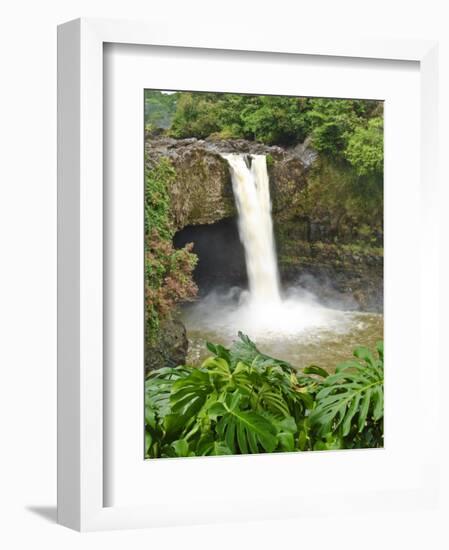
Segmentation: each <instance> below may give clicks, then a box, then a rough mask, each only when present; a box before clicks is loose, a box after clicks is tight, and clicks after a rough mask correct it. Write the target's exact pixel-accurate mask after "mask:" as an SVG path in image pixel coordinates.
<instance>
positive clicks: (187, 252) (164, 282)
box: [144, 158, 197, 345]
mask: <svg viewBox="0 0 449 550" xmlns="http://www.w3.org/2000/svg"><path fill="white" fill-rule="evenodd" d="M175 178H176V172H175V170H174V168H173V166H172V165H171V163H170V161H169V160H168V159H167V158H162V159H161V160H160V161H159V163H158V164H156V165H155V166H153V167H151V168H146V170H145V201H144V205H145V217H144V220H145V317H146V331H145V339H146V343H147V344H148V345H151V343H152V342H154V341H155V339H156V338H157V335H158V330H159V326H160V321H161V319H164V318H167V317H168V316H170V315H171V314H172V313H173V311H174V310H175V306H176V304H178V303H180V302H184V301H188V300H190V299H191V298H193V297H194V296H195V295H196V292H197V287H196V285H195V284H194V282H193V279H192V272H193V269H194V267H195V265H196V261H197V257H196V255H195V254H192V252H191V249H192V245H190V244H188V245H186V246H185V247H184V248H182V249H175V248H174V247H173V244H172V238H173V234H174V229H173V225H172V223H171V219H170V195H169V192H168V189H169V186H170V185H171V184H172V183H173V182H174V180H175Z"/></svg>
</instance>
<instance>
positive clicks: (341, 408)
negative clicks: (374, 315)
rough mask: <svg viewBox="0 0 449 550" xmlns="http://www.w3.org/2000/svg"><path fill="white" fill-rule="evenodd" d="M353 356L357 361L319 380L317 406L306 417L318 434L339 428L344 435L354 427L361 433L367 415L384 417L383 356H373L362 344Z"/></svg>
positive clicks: (341, 366) (378, 417) (368, 416)
mask: <svg viewBox="0 0 449 550" xmlns="http://www.w3.org/2000/svg"><path fill="white" fill-rule="evenodd" d="M354 355H355V357H357V358H358V359H359V361H346V362H345V363H341V364H340V365H338V367H337V369H336V372H335V374H332V375H330V376H327V377H326V378H325V379H324V380H323V381H322V384H321V389H320V390H319V391H318V393H317V394H316V397H315V399H316V407H315V408H314V409H313V410H312V412H311V414H310V418H309V420H310V424H311V425H312V426H315V427H317V429H318V435H320V436H325V435H326V434H328V433H329V432H335V431H336V430H337V429H338V430H339V432H340V433H341V435H342V436H343V437H346V436H347V435H348V434H349V433H350V432H351V429H352V427H353V426H356V427H357V430H358V432H361V431H362V430H363V429H364V428H365V426H366V423H367V420H368V419H369V418H372V420H373V421H379V420H380V419H381V418H382V417H383V401H384V399H383V384H384V370H383V359H382V357H383V355H381V353H379V359H376V358H374V356H373V355H372V353H371V352H370V351H369V350H368V349H367V348H362V347H360V348H357V349H356V350H355V351H354ZM362 361H363V362H362Z"/></svg>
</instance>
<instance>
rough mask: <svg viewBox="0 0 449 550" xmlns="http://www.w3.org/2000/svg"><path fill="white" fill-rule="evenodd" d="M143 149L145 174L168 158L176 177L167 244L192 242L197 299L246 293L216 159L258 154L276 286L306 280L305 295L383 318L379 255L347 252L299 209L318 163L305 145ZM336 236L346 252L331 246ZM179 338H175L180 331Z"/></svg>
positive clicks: (157, 140) (160, 143) (330, 227)
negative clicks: (265, 176)
mask: <svg viewBox="0 0 449 550" xmlns="http://www.w3.org/2000/svg"><path fill="white" fill-rule="evenodd" d="M145 148H146V162H147V165H148V167H149V168H150V167H151V166H152V165H153V164H154V163H156V162H157V161H158V160H159V159H160V158H161V157H167V158H169V159H170V161H171V162H172V165H173V167H174V168H175V170H176V181H175V182H174V184H173V185H172V186H171V187H170V190H169V191H170V195H171V205H172V206H171V215H172V219H173V224H174V227H175V229H176V235H175V239H174V243H175V246H179V247H181V246H183V245H184V244H185V243H187V242H194V243H195V244H194V250H193V251H194V252H196V253H197V254H198V258H199V262H198V264H197V268H196V270H195V273H194V278H195V281H196V282H197V283H198V286H199V288H200V293H205V292H207V291H208V290H211V288H214V287H224V286H232V285H238V286H246V283H247V281H246V268H245V264H244V253H243V249H242V246H241V243H240V241H239V239H238V231H237V228H236V227H237V226H236V219H237V211H236V207H235V202H234V196H233V192H232V182H231V177H230V172H229V167H228V164H227V162H226V160H224V159H223V158H222V156H221V155H222V154H224V153H247V154H264V155H266V156H267V168H268V173H269V177H270V194H271V200H272V213H273V224H274V232H275V239H276V245H277V253H278V262H279V270H280V275H281V278H282V282H283V284H290V283H293V282H298V281H299V282H300V283H301V281H304V280H307V281H308V282H309V283H310V284H312V286H314V288H311V290H312V291H316V292H320V293H321V295H320V296H319V297H320V298H322V297H323V296H324V293H325V292H327V290H329V293H330V294H329V295H330V296H332V295H333V293H334V291H335V292H337V293H338V294H342V295H343V296H344V297H347V298H348V299H351V300H352V302H353V303H354V307H357V308H358V309H361V310H370V311H382V307H383V305H382V303H383V255H382V249H381V248H378V249H376V250H377V252H376V250H374V251H373V253H371V252H369V251H363V250H362V251H359V250H357V248H356V247H354V249H353V248H352V247H351V243H352V242H353V241H354V242H355V241H356V240H357V239H356V238H355V237H352V236H351V235H349V236H345V238H344V239H342V237H343V235H340V234H339V231H340V230H339V229H338V227H337V228H336V227H334V226H335V224H334V223H333V221H332V220H331V219H328V217H327V216H325V215H324V216H323V215H320V212H316V211H315V210H313V211H310V209H311V208H313V205H312V206H309V207H307V206H305V205H304V192H307V188H308V185H309V182H310V175H309V169H310V168H311V167H312V166H313V165H314V163H315V161H316V160H317V154H316V152H315V151H313V149H311V148H310V146H309V144H308V143H307V142H306V143H304V144H300V145H297V146H296V147H294V148H289V149H284V148H281V147H278V146H267V145H263V144H261V143H255V142H251V141H246V140H243V139H234V140H221V141H219V140H211V139H207V140H198V139H195V138H188V139H180V140H177V139H173V138H167V137H164V136H159V137H157V136H156V137H151V138H149V139H147V141H146V145H145ZM307 208H309V210H308V209H307ZM337 225H338V224H337ZM340 233H341V231H340ZM336 237H338V238H339V242H340V243H342V242H344V243H345V245H344V246H341V244H336V240H335V239H336ZM323 289H324V290H323ZM326 289H327V290H326ZM177 330H178V331H179V330H180V329H179V327H178V329H177ZM171 335H173V332H171ZM178 335H179V337H180V338H181V333H180V332H179V333H178ZM181 340H182V338H181ZM179 349H181V350H182V349H183V346H181V347H180V348H179ZM185 349H187V348H185ZM179 357H180V355H179Z"/></svg>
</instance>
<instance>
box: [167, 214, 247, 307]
mask: <svg viewBox="0 0 449 550" xmlns="http://www.w3.org/2000/svg"><path fill="white" fill-rule="evenodd" d="M187 243H193V252H194V253H195V254H196V255H197V256H198V263H197V265H196V268H195V271H194V273H193V278H194V280H195V282H196V284H197V285H198V288H199V295H200V296H202V295H204V294H206V293H208V292H210V291H211V290H213V289H220V290H225V289H228V288H231V287H233V286H240V287H247V285H248V281H247V275H246V267H245V252H244V249H243V245H242V243H241V242H240V238H239V232H238V227H237V219H236V218H226V219H224V220H220V221H218V222H216V223H213V224H207V225H189V226H187V227H184V228H183V229H181V230H180V231H178V232H177V233H176V234H175V236H174V238H173V244H174V246H175V247H176V248H182V247H183V246H184V245H186V244H187Z"/></svg>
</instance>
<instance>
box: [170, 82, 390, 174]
mask: <svg viewBox="0 0 449 550" xmlns="http://www.w3.org/2000/svg"><path fill="white" fill-rule="evenodd" d="M381 115H382V104H381V103H380V102H377V101H370V100H352V99H326V98H300V97H286V96H264V95H260V96H254V95H238V94H223V93H204V92H182V93H178V94H177V104H176V112H175V114H174V117H173V123H172V125H171V128H170V130H169V132H170V134H171V135H172V136H173V137H177V138H184V137H198V138H206V137H209V136H211V137H213V138H216V139H231V138H246V139H250V140H255V141H260V142H262V143H266V144H278V145H294V144H296V143H299V142H303V141H304V140H305V139H306V137H308V136H310V137H311V139H312V144H313V146H314V148H315V149H316V150H317V151H319V152H321V153H323V154H324V155H327V156H328V157H330V158H333V159H336V160H339V161H345V162H348V163H349V164H350V165H351V166H353V167H354V168H355V169H356V172H357V174H358V175H360V176H369V175H379V174H381V173H382V163H383V126H382V122H383V119H382V116H381Z"/></svg>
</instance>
